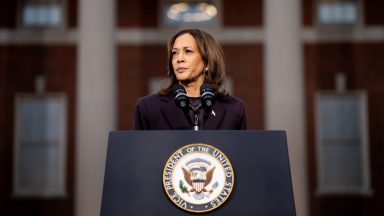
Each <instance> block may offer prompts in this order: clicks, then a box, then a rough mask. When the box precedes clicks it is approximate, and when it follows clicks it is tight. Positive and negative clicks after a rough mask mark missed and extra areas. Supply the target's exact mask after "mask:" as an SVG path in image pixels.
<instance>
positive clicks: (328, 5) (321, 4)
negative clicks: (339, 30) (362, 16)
mask: <svg viewBox="0 0 384 216" xmlns="http://www.w3.org/2000/svg"><path fill="white" fill-rule="evenodd" d="M316 12H317V22H318V23H319V24H320V25H329V24H331V25H332V24H336V25H340V24H341V25H344V24H348V25H351V24H356V23H357V20H358V2H357V0H317V9H316Z"/></svg>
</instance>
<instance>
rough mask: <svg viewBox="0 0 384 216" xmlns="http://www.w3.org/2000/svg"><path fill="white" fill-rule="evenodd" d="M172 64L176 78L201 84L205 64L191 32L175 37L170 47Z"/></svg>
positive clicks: (186, 82) (184, 81) (182, 81)
mask: <svg viewBox="0 0 384 216" xmlns="http://www.w3.org/2000/svg"><path fill="white" fill-rule="evenodd" d="M172 66H173V71H174V73H175V75H176V79H177V80H179V81H180V82H181V83H185V84H190V83H195V84H197V85H201V84H203V82H204V73H203V71H204V67H205V65H204V62H203V59H202V57H201V54H200V52H199V49H198V47H197V44H196V40H195V38H194V37H193V36H192V35H191V34H188V33H187V34H183V35H180V36H179V37H177V38H176V40H175V42H174V44H173V48H172Z"/></svg>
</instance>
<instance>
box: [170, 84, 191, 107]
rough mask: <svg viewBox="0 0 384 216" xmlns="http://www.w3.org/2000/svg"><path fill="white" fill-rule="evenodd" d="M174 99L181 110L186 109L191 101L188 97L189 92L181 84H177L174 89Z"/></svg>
mask: <svg viewBox="0 0 384 216" xmlns="http://www.w3.org/2000/svg"><path fill="white" fill-rule="evenodd" d="M172 91H173V97H174V98H175V102H176V105H177V106H178V107H180V108H183V109H184V108H186V107H187V106H188V104H189V100H188V97H187V92H186V91H185V89H184V87H183V86H182V85H180V84H176V85H175V86H173V88H172Z"/></svg>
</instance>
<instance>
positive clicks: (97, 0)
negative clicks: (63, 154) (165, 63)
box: [75, 0, 116, 216]
mask: <svg viewBox="0 0 384 216" xmlns="http://www.w3.org/2000/svg"><path fill="white" fill-rule="evenodd" d="M114 2H115V1H105V0H80V1H79V13H78V15H79V27H78V29H79V30H78V31H79V35H78V54H77V55H78V58H77V60H78V68H77V70H78V71H77V74H78V76H77V103H76V115H77V116H76V160H75V163H76V181H75V190H76V193H75V214H76V215H78V216H83V215H99V214H100V205H101V196H102V190H103V180H104V169H105V157H106V149H107V139H108V133H109V131H111V130H114V129H115V128H116V117H115V115H116V105H115V104H116V99H115V97H116V96H115V95H116V78H115V76H116V75H115V74H116V70H115V41H114V39H115V38H114V35H115V17H114V15H115V7H114Z"/></svg>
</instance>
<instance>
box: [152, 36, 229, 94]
mask: <svg viewBox="0 0 384 216" xmlns="http://www.w3.org/2000/svg"><path fill="white" fill-rule="evenodd" d="M183 34H190V35H192V36H193V37H194V38H195V40H196V44H197V47H198V49H199V52H200V55H201V57H202V59H203V61H204V64H205V65H206V66H207V67H208V71H207V72H204V73H205V79H204V80H205V81H204V82H205V83H208V84H210V85H211V86H212V88H213V91H214V93H215V95H216V96H219V97H222V96H226V95H227V92H226V90H225V88H224V79H225V64H224V53H223V50H222V48H221V46H220V44H219V43H218V42H217V41H216V40H215V39H214V38H213V37H212V36H211V35H210V34H209V33H207V32H205V31H202V30H199V29H184V30H181V31H179V32H177V33H176V34H175V35H173V37H172V38H171V39H170V40H169V42H168V75H167V77H166V79H165V82H164V83H163V85H162V87H161V89H160V92H159V93H160V94H161V95H171V94H172V87H173V86H174V85H175V84H177V83H179V81H178V80H177V79H176V75H175V73H174V71H173V66H172V49H173V45H174V43H175V40H176V39H177V38H178V37H179V36H181V35H183Z"/></svg>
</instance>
